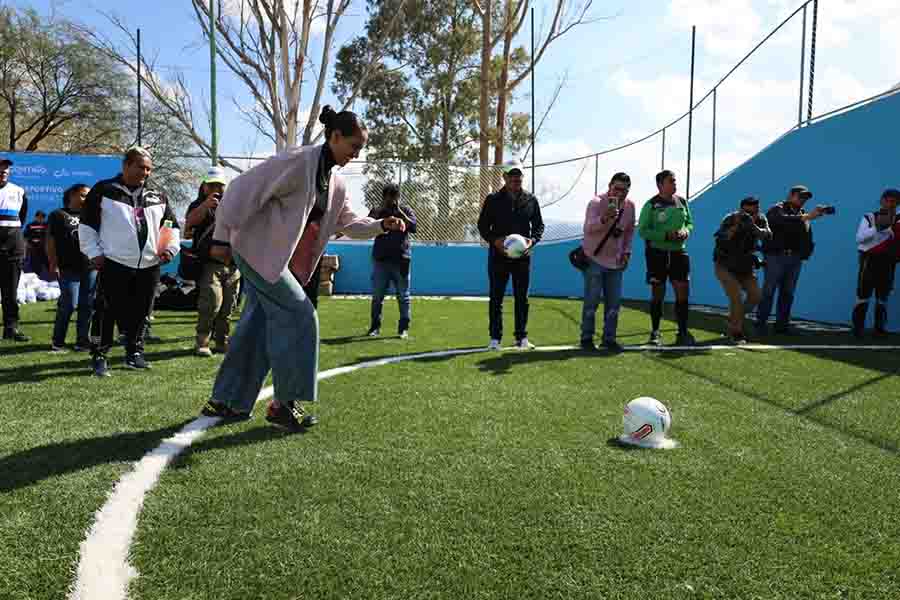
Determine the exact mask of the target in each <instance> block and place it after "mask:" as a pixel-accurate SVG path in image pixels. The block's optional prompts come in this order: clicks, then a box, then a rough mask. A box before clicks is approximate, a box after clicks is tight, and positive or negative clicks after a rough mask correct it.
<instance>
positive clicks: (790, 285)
mask: <svg viewBox="0 0 900 600" xmlns="http://www.w3.org/2000/svg"><path fill="white" fill-rule="evenodd" d="M810 198H812V192H810V191H809V190H808V189H807V188H806V187H805V186H802V185H795V186H794V187H792V188H791V190H790V192H789V193H788V197H787V200H785V201H783V202H779V203H778V204H776V205H775V206H773V207H772V208H770V209H769V211H768V212H767V213H766V218H767V219H768V221H769V227H770V228H771V229H772V238H771V239H770V240H768V241H766V242H764V243H763V253H764V254H765V256H766V266H765V280H764V283H763V295H762V300H761V301H760V303H759V306H758V307H757V309H756V331H757V333H758V334H760V335H765V334H766V333H767V326H766V323H767V322H768V320H769V313H770V312H771V311H772V303H773V301H774V299H775V291H776V290H778V309H777V312H776V313H775V333H781V334H785V333H789V329H788V325H789V323H790V320H791V305H792V304H793V302H794V290H795V289H796V287H797V280H798V279H800V269H801V268H802V267H803V261H805V260H806V259H808V258H809V257H810V256H812V253H813V247H814V244H813V237H812V229H811V228H810V222H812V221H814V220H816V219H818V218H819V217H820V216H822V215H823V214H825V207H824V206H817V207H816V208H814V209H813V210H812V211H811V212H808V213H807V212H805V211H804V210H803V205H804V204H805V203H806V201H807V200H809V199H810Z"/></svg>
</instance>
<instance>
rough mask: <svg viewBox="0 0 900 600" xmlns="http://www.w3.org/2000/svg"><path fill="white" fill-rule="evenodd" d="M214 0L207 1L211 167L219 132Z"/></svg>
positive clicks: (215, 156)
mask: <svg viewBox="0 0 900 600" xmlns="http://www.w3.org/2000/svg"><path fill="white" fill-rule="evenodd" d="M215 6H216V4H215V0H209V89H210V103H209V105H210V128H211V129H212V136H211V137H212V144H211V148H210V150H211V152H210V155H211V156H210V158H211V159H212V165H213V166H216V164H218V162H219V132H218V126H217V119H216V116H217V115H216V15H215V11H216V9H215Z"/></svg>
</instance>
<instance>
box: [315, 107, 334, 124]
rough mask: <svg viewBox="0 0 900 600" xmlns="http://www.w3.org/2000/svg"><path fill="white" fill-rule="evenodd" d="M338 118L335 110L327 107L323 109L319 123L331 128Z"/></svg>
mask: <svg viewBox="0 0 900 600" xmlns="http://www.w3.org/2000/svg"><path fill="white" fill-rule="evenodd" d="M336 118H337V113H336V112H334V109H333V108H331V106H330V105H327V104H326V105H325V106H324V107H322V114H320V115H319V122H320V123H322V124H323V125H325V126H326V127H328V126H330V125H331V124H332V123H334V120H335V119H336Z"/></svg>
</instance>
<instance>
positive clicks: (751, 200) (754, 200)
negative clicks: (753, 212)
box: [741, 196, 759, 206]
mask: <svg viewBox="0 0 900 600" xmlns="http://www.w3.org/2000/svg"><path fill="white" fill-rule="evenodd" d="M757 204H759V198H757V197H756V196H747V197H746V198H744V199H743V200H741V206H747V205H751V206H756V205H757Z"/></svg>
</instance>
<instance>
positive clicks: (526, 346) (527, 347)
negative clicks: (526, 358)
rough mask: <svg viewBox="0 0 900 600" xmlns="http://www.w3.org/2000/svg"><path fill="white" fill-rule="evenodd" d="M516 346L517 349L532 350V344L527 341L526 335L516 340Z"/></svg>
mask: <svg viewBox="0 0 900 600" xmlns="http://www.w3.org/2000/svg"><path fill="white" fill-rule="evenodd" d="M516 348H518V349H519V350H534V344H532V343H531V342H529V341H528V338H527V337H524V338H522V339H521V340H519V341H518V342H516Z"/></svg>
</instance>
